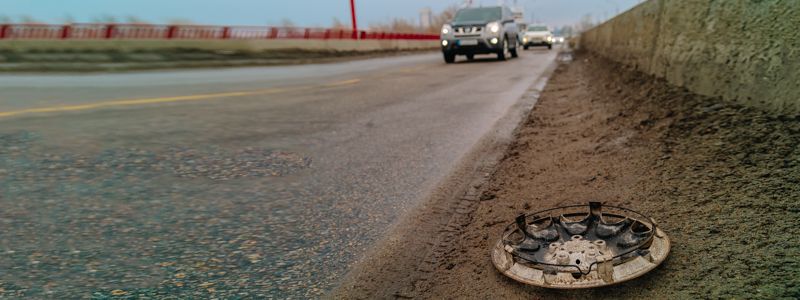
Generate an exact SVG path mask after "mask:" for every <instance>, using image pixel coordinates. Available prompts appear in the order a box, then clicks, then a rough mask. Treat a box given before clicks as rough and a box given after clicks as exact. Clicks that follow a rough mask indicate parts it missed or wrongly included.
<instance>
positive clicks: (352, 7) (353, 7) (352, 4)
mask: <svg viewBox="0 0 800 300" xmlns="http://www.w3.org/2000/svg"><path fill="white" fill-rule="evenodd" d="M350 17H351V19H352V22H353V23H352V24H353V39H358V23H357V22H356V0H350Z"/></svg>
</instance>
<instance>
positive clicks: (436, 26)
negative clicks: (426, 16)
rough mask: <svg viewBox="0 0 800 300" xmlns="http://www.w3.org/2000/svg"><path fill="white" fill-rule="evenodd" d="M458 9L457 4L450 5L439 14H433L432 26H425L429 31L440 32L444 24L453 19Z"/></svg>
mask: <svg viewBox="0 0 800 300" xmlns="http://www.w3.org/2000/svg"><path fill="white" fill-rule="evenodd" d="M457 11H458V6H457V5H451V6H448V7H447V8H445V9H444V10H443V11H442V12H440V13H439V14H437V15H434V16H433V22H431V27H430V28H425V30H426V31H429V32H439V30H441V29H442V26H443V25H444V24H446V23H448V22H450V21H452V20H453V18H454V17H455V16H456V12H457Z"/></svg>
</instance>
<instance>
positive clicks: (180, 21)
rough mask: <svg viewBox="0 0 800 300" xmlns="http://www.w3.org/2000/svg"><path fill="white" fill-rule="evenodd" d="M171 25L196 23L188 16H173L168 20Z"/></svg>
mask: <svg viewBox="0 0 800 300" xmlns="http://www.w3.org/2000/svg"><path fill="white" fill-rule="evenodd" d="M167 24H169V25H194V21H192V20H190V19H187V18H171V19H169V20H167Z"/></svg>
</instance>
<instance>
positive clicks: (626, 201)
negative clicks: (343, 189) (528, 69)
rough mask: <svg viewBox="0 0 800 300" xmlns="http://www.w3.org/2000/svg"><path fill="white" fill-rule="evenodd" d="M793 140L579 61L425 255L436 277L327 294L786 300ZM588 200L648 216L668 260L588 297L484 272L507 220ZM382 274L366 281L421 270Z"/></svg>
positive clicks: (792, 285) (797, 256)
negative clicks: (666, 243)
mask: <svg viewBox="0 0 800 300" xmlns="http://www.w3.org/2000/svg"><path fill="white" fill-rule="evenodd" d="M798 144H800V116H796V115H776V114H774V113H768V112H766V111H761V110H758V109H754V108H748V107H744V106H740V105H737V104H733V103H729V102H724V101H722V100H719V99H715V98H708V97H703V96H698V95H695V94H692V93H690V92H688V91H686V90H685V89H683V88H677V87H673V86H670V85H668V84H667V83H665V82H664V81H662V80H658V79H654V78H653V77H651V76H649V75H645V74H643V73H638V72H635V71H632V70H630V69H626V68H624V67H621V66H620V65H618V64H615V63H611V62H609V61H606V60H603V59H601V58H599V57H595V56H589V55H581V56H578V57H577V59H576V60H575V61H574V62H573V63H571V64H564V65H561V66H560V67H559V68H558V69H557V70H556V72H555V74H554V76H553V78H552V79H551V80H550V82H549V84H548V86H547V88H546V89H545V91H544V92H543V94H542V97H541V99H540V100H539V103H538V104H537V106H536V107H535V108H534V110H533V111H532V112H531V114H530V116H529V117H528V118H527V120H526V121H525V123H524V124H522V125H521V128H519V129H518V132H517V139H516V141H515V142H514V143H513V144H512V146H511V147H510V148H509V149H508V151H507V152H506V154H505V157H504V158H503V159H502V160H501V162H500V164H499V166H497V168H496V169H495V171H494V173H493V174H492V175H491V176H490V177H489V181H488V183H486V184H483V185H482V186H483V187H482V194H481V196H480V200H481V201H480V202H479V204H477V205H476V206H475V209H474V210H473V211H472V212H471V213H469V214H468V216H467V217H466V218H464V219H463V220H462V222H459V224H460V227H459V228H458V229H457V234H448V235H447V236H446V237H445V238H440V239H439V240H438V243H439V245H438V248H441V249H440V250H439V251H435V252H434V254H435V255H434V256H433V257H427V258H425V259H426V260H428V261H431V264H433V265H435V267H434V268H433V270H425V272H426V273H429V274H427V275H426V276H425V278H426V279H425V280H424V281H416V282H415V283H414V284H413V286H412V287H410V288H406V289H403V290H396V291H391V290H387V289H393V288H395V286H396V284H395V285H392V284H386V285H384V286H381V285H375V284H372V285H366V286H365V287H369V288H368V289H361V290H358V292H357V293H352V294H350V295H341V294H339V295H336V296H335V297H336V298H339V297H342V298H360V297H365V298H372V297H376V296H377V297H382V296H381V295H387V294H389V295H393V296H394V297H396V298H424V299H428V298H433V299H441V298H477V299H552V298H566V299H585V298H601V299H619V298H636V299H646V298H651V299H694V298H712V299H713V298H737V299H743V298H769V299H779V298H786V299H796V298H798V297H800V237H798V233H800V229H798V224H800V222H799V221H798V220H800V184H798V183H800V180H799V179H800V147H798ZM589 200H600V201H603V202H605V203H607V204H613V205H620V206H625V207H629V208H632V209H635V210H639V211H642V212H644V213H646V214H648V215H650V216H652V217H653V218H655V219H656V220H657V221H658V222H659V225H660V226H661V227H663V229H664V230H665V231H666V232H667V233H668V234H669V236H670V237H671V239H672V242H673V248H672V253H671V254H670V257H669V258H668V259H667V261H666V262H665V263H664V264H663V265H662V266H660V267H659V268H657V269H656V270H654V271H653V272H651V273H649V274H647V275H645V276H643V277H641V278H639V279H637V280H634V281H631V282H627V283H624V284H620V285H617V286H613V287H608V288H601V289H594V290H577V291H556V290H547V289H541V288H534V287H528V286H524V285H522V284H519V283H516V282H514V281H512V280H510V279H507V278H505V277H504V276H502V275H501V274H500V273H499V272H497V271H496V270H495V269H494V267H493V266H492V263H491V260H490V257H489V251H490V248H491V246H492V245H493V243H495V242H496V240H497V239H498V238H499V237H500V234H501V233H502V231H503V228H504V227H505V226H506V225H507V224H509V223H511V222H512V221H513V219H514V217H515V216H517V215H518V214H519V213H521V212H534V211H538V210H543V209H546V208H550V207H554V206H560V205H566V204H582V203H586V202H587V201H589ZM420 222H422V221H420ZM454 230H455V229H454ZM397 244H402V242H401V241H398V243H397ZM384 271H385V272H383V273H382V272H380V270H378V271H377V272H374V273H375V274H373V275H374V278H382V277H383V276H386V277H396V278H398V279H397V280H403V279H402V278H407V277H408V278H411V277H414V276H418V274H415V273H418V272H420V270H419V269H416V270H414V269H401V270H384ZM403 272H406V274H402V273H403ZM398 274H400V275H398ZM383 280H384V281H387V280H386V279H385V278H384V279H383ZM369 289H372V290H369ZM345 294H346V293H345ZM348 296H349V297H348Z"/></svg>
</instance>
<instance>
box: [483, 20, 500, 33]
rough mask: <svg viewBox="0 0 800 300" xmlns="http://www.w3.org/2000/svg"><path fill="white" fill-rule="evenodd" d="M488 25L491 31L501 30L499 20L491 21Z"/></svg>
mask: <svg viewBox="0 0 800 300" xmlns="http://www.w3.org/2000/svg"><path fill="white" fill-rule="evenodd" d="M486 27H488V28H489V31H491V32H492V33H498V32H500V24H499V23H497V22H492V23H489V25H486Z"/></svg>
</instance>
